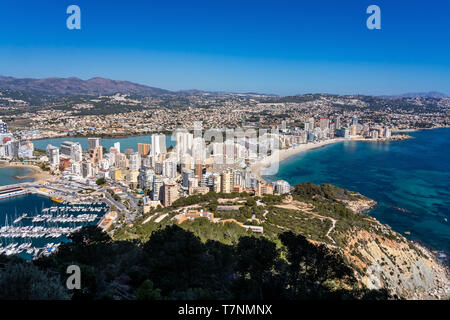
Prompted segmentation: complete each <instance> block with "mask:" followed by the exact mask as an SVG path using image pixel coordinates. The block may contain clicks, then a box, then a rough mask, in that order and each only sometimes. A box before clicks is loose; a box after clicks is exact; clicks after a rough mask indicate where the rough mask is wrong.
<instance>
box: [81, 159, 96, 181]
mask: <svg viewBox="0 0 450 320" xmlns="http://www.w3.org/2000/svg"><path fill="white" fill-rule="evenodd" d="M81 175H82V176H83V178H89V177H92V175H93V170H92V163H91V162H90V161H87V162H83V163H82V164H81Z"/></svg>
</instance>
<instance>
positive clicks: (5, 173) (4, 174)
mask: <svg viewBox="0 0 450 320" xmlns="http://www.w3.org/2000/svg"><path fill="white" fill-rule="evenodd" d="M30 173H32V171H31V170H30V169H27V168H15V167H9V168H8V167H5V168H0V186H6V185H10V184H16V183H22V182H31V181H33V180H34V179H33V178H23V179H17V178H16V177H25V176H27V175H29V174H30Z"/></svg>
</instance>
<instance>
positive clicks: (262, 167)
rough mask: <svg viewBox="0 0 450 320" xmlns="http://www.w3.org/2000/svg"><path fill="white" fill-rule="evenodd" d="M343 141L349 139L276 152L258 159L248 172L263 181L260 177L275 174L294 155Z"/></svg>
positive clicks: (339, 139) (303, 145) (336, 139)
mask: <svg viewBox="0 0 450 320" xmlns="http://www.w3.org/2000/svg"><path fill="white" fill-rule="evenodd" d="M343 141H349V139H344V138H335V139H330V140H324V141H319V142H312V143H305V144H301V145H299V146H296V147H293V148H289V149H283V150H276V151H275V152H274V153H273V154H271V155H270V156H268V157H265V158H263V159H260V160H258V161H256V162H255V163H253V164H252V165H250V170H251V172H253V173H254V174H255V175H256V177H257V178H258V179H259V180H261V181H265V180H264V179H263V178H262V177H261V176H262V175H272V174H275V173H276V172H277V171H278V167H279V163H280V162H281V161H283V160H285V159H287V158H289V157H291V156H293V155H296V154H298V153H302V152H305V151H308V150H312V149H317V148H321V147H324V146H327V145H330V144H333V143H337V142H343Z"/></svg>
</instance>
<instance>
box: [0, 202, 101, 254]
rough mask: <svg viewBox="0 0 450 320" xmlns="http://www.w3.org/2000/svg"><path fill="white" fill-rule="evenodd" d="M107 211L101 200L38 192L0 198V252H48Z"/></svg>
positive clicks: (96, 221)
mask: <svg viewBox="0 0 450 320" xmlns="http://www.w3.org/2000/svg"><path fill="white" fill-rule="evenodd" d="M39 207H40V209H38V208H39ZM107 211H108V207H106V206H105V205H104V204H103V203H101V202H94V203H88V202H78V203H74V204H68V203H64V204H63V203H55V202H54V201H52V200H51V199H49V197H44V196H41V195H38V194H25V195H22V196H18V197H14V198H8V199H3V200H0V219H1V220H0V221H1V222H0V255H1V254H4V255H7V256H11V255H17V256H20V257H23V258H25V259H28V260H31V259H36V258H38V257H40V256H42V255H49V254H51V253H52V252H55V251H57V250H58V247H59V245H60V244H61V243H63V242H67V241H70V240H69V239H68V237H69V236H70V234H72V233H74V232H77V231H79V230H80V229H81V228H82V227H83V226H86V225H90V224H95V223H98V221H100V219H101V218H102V217H103V216H104V214H105V213H106V212H107Z"/></svg>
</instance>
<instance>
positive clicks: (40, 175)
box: [0, 163, 53, 183]
mask: <svg viewBox="0 0 450 320" xmlns="http://www.w3.org/2000/svg"><path fill="white" fill-rule="evenodd" d="M0 168H25V169H29V170H31V173H29V174H27V175H25V176H14V177H13V178H14V179H16V180H17V181H18V183H21V182H20V180H23V179H28V178H30V179H33V180H34V181H38V180H47V179H50V178H53V176H52V175H51V174H49V173H46V172H44V171H42V169H41V168H40V167H38V166H37V165H34V164H21V163H8V164H0Z"/></svg>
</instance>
